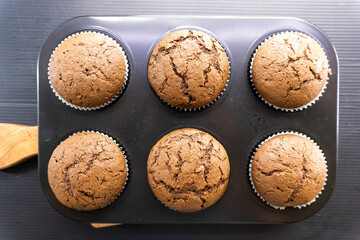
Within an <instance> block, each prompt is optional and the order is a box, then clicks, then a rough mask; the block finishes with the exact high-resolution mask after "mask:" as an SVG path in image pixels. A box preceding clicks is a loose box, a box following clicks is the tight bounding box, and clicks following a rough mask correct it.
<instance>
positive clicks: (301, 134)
mask: <svg viewBox="0 0 360 240" xmlns="http://www.w3.org/2000/svg"><path fill="white" fill-rule="evenodd" d="M284 134H295V135H298V136H301V137H304V138H306V139H308V140H310V141H311V142H312V143H314V144H315V145H316V146H317V147H318V148H319V149H320V151H321V153H322V155H323V157H324V159H325V165H326V175H325V182H324V186H323V187H322V189H321V191H320V192H319V193H318V195H316V197H315V198H313V199H312V200H311V201H309V202H307V203H306V204H302V205H297V206H293V208H298V209H300V208H304V207H306V206H309V205H310V204H312V203H314V202H315V201H316V200H317V199H318V198H319V196H320V195H321V193H322V191H324V189H325V186H326V182H327V177H328V174H327V172H328V169H327V161H326V157H325V154H324V152H323V151H322V149H321V148H320V147H319V145H318V144H317V143H316V142H315V141H314V140H312V139H311V138H310V137H308V136H307V135H305V134H303V133H299V132H294V131H283V132H278V133H275V134H273V135H271V136H269V137H267V138H266V139H265V140H263V141H262V142H261V143H260V144H258V145H257V147H256V148H255V150H254V151H253V153H252V155H251V158H250V163H249V180H250V184H251V187H252V189H253V190H254V192H255V193H256V195H257V196H258V197H259V198H260V199H261V200H262V201H264V202H265V203H266V204H267V205H269V206H271V207H273V208H275V209H278V210H284V209H285V208H286V207H280V206H275V205H273V204H271V203H269V202H267V201H266V200H265V199H264V198H263V197H262V196H261V195H260V194H259V192H258V191H257V190H256V188H255V185H254V182H253V180H252V173H251V170H252V162H253V159H254V156H255V153H256V152H257V151H258V150H259V148H260V147H261V145H263V144H264V143H265V142H267V141H268V140H270V139H271V138H273V137H276V136H279V135H284Z"/></svg>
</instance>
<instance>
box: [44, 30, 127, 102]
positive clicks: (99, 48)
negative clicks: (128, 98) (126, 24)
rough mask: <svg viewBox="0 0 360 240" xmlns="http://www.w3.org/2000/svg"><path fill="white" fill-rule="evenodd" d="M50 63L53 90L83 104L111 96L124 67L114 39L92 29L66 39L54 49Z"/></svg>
mask: <svg viewBox="0 0 360 240" xmlns="http://www.w3.org/2000/svg"><path fill="white" fill-rule="evenodd" d="M49 67H50V68H49V75H50V81H51V84H52V85H53V87H54V89H55V90H56V92H57V93H58V94H59V95H60V96H61V97H62V98H63V99H64V100H65V101H67V102H68V103H71V104H73V105H76V106H79V107H86V108H91V107H98V106H101V105H103V104H105V103H107V102H109V101H110V100H112V99H113V98H114V97H115V96H116V95H117V93H119V92H120V90H121V89H122V86H123V83H124V80H125V74H126V71H127V70H126V65H125V60H124V55H123V53H122V50H121V49H120V48H119V46H118V45H117V44H116V43H115V41H114V40H112V39H110V38H109V37H107V36H104V35H102V34H99V33H93V32H91V33H81V34H78V35H74V36H71V37H70V38H68V39H66V40H65V41H64V42H63V43H61V44H60V45H59V46H58V47H57V49H56V50H55V51H54V53H53V56H52V58H51V60H50V66H49Z"/></svg>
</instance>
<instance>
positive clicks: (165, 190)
mask: <svg viewBox="0 0 360 240" xmlns="http://www.w3.org/2000/svg"><path fill="white" fill-rule="evenodd" d="M147 174H148V181H149V184H150V187H151V189H152V191H153V192H154V194H155V196H156V197H157V198H158V199H159V200H160V201H161V202H162V203H163V204H165V205H166V206H168V207H169V208H171V209H173V210H177V211H181V212H195V211H198V210H202V209H205V208H207V207H209V206H211V205H213V204H214V203H215V202H216V201H218V200H219V199H220V197H221V196H222V195H223V194H224V192H225V189H226V187H227V184H228V181H229V175H230V164H229V159H228V156H227V154H226V151H225V149H224V147H223V146H222V145H221V144H220V143H219V142H218V141H217V140H216V139H215V138H213V137H212V136H211V135H210V134H208V133H205V132H203V131H200V130H197V129H192V128H184V129H178V130H175V131H173V132H170V133H168V134H166V135H165V136H164V137H162V138H161V139H160V140H159V141H158V142H157V143H156V145H155V146H154V147H153V148H152V149H151V152H150V154H149V157H148V162H147Z"/></svg>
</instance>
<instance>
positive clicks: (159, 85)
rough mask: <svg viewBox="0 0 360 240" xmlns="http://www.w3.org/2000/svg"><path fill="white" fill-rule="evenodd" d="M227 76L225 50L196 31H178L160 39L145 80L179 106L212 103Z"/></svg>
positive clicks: (198, 105) (199, 105)
mask: <svg viewBox="0 0 360 240" xmlns="http://www.w3.org/2000/svg"><path fill="white" fill-rule="evenodd" d="M228 75H229V61H228V58H227V55H226V52H225V50H224V49H223V48H222V46H221V45H220V44H219V42H218V41H216V40H215V39H214V38H213V37H211V36H209V35H208V34H206V33H204V32H201V31H197V30H180V31H176V32H172V33H170V34H169V35H167V36H166V37H165V38H163V39H162V40H161V41H160V42H159V43H158V44H157V45H156V47H155V49H154V51H153V52H152V54H151V57H150V61H149V67H148V79H149V82H150V84H151V86H152V88H153V89H154V90H155V92H156V93H157V95H159V97H160V98H161V99H162V100H164V101H165V102H167V103H168V104H170V105H172V106H175V107H179V108H187V109H189V108H198V107H203V106H206V105H207V104H210V103H211V102H213V101H214V100H215V99H216V98H217V97H218V96H219V95H220V94H221V92H222V91H223V90H224V88H225V86H226V82H227V78H228Z"/></svg>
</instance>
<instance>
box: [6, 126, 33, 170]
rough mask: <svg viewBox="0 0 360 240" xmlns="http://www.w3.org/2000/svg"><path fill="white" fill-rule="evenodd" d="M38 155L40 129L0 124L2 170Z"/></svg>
mask: <svg viewBox="0 0 360 240" xmlns="http://www.w3.org/2000/svg"><path fill="white" fill-rule="evenodd" d="M37 154H38V127H37V126H33V127H32V126H25V125H20V124H9V123H0V170H2V169H5V168H8V167H12V166H14V165H16V164H18V163H21V162H23V161H25V160H26V159H29V158H30V157H33V156H35V155H37Z"/></svg>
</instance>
